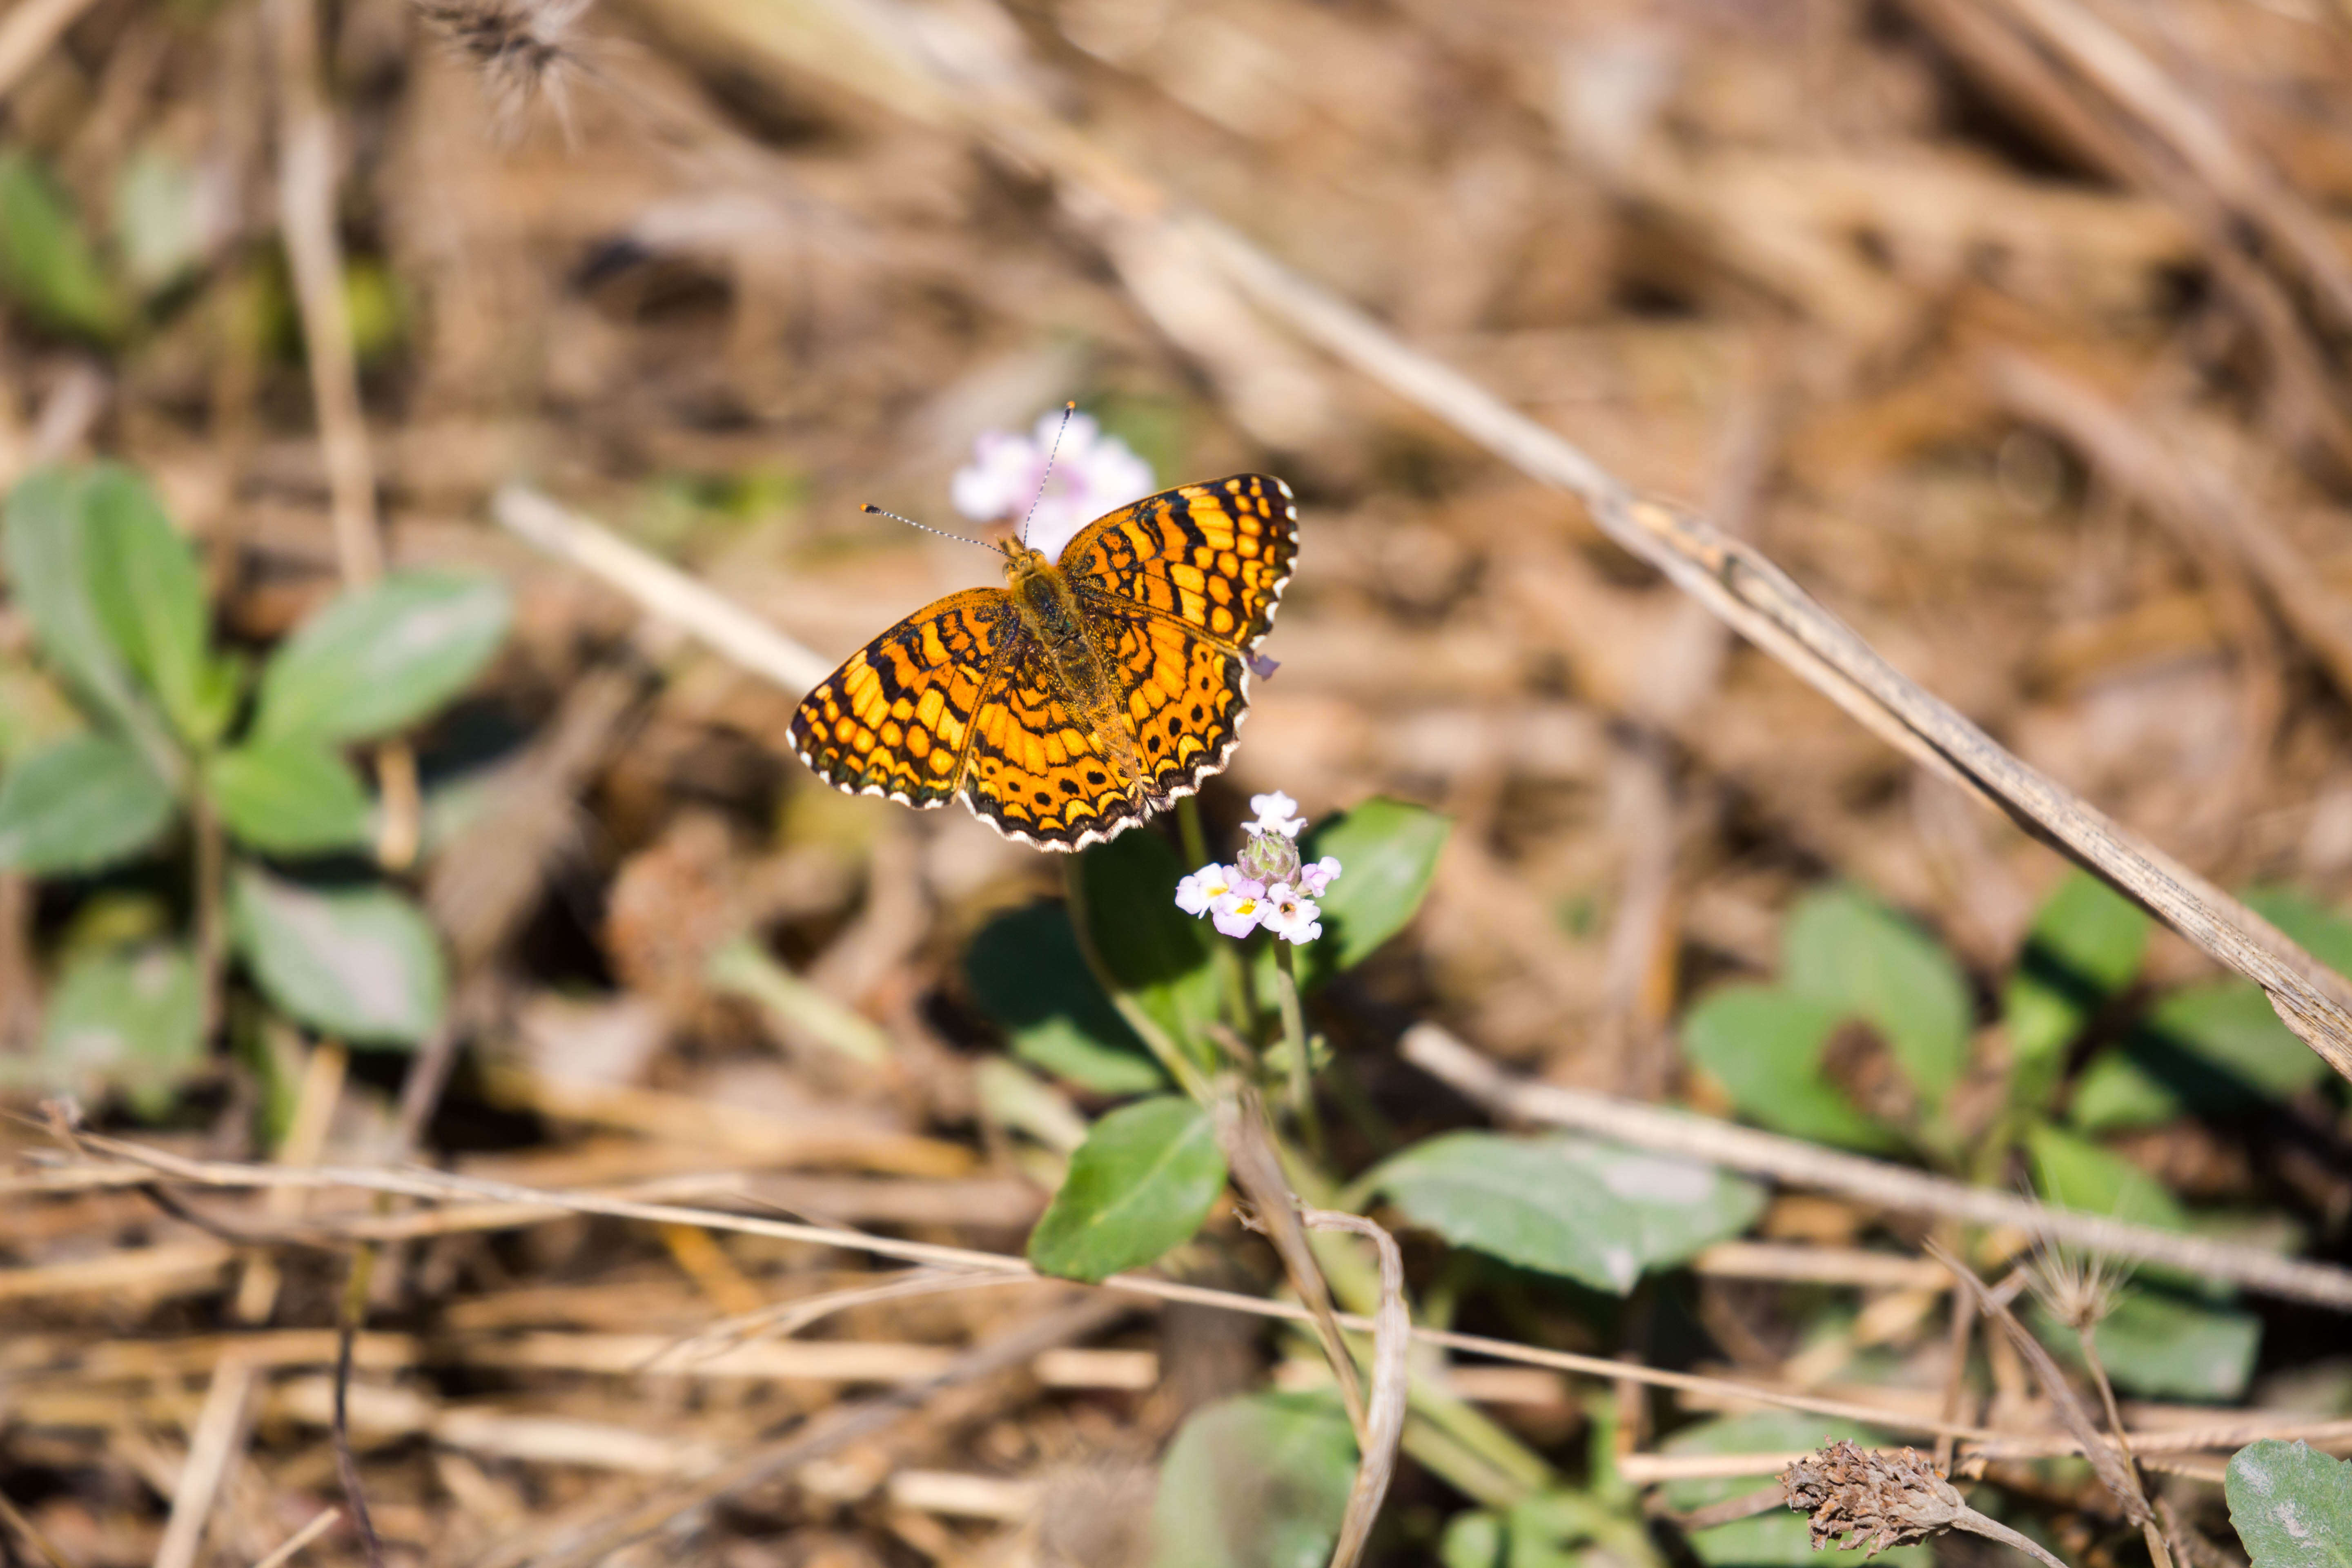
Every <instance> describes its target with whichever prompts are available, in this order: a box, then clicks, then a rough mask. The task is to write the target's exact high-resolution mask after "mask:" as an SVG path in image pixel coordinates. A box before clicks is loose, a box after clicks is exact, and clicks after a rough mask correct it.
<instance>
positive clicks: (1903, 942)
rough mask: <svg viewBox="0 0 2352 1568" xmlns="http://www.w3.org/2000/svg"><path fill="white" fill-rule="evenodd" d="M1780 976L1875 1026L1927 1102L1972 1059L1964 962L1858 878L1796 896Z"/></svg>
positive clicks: (1933, 1102)
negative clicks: (1852, 883)
mask: <svg viewBox="0 0 2352 1568" xmlns="http://www.w3.org/2000/svg"><path fill="white" fill-rule="evenodd" d="M1780 964H1781V984H1783V985H1785V986H1786V987H1787V988H1788V989H1789V990H1790V991H1792V992H1794V993H1796V994H1798V995H1801V996H1811V997H1813V998H1815V999H1817V1000H1819V1001H1822V1002H1826V1003H1828V1004H1830V1005H1832V1006H1834V1007H1836V1008H1837V1009H1838V1010H1839V1012H1840V1015H1841V1016H1845V1017H1851V1018H1858V1019H1860V1020H1862V1021H1863V1022H1864V1023H1867V1024H1868V1025H1870V1026H1871V1027H1872V1028H1874V1029H1875V1030H1877V1031H1878V1033H1879V1034H1880V1035H1881V1036H1882V1037H1885V1041H1886V1043H1887V1047H1888V1048H1889V1049H1890V1050H1891V1051H1892V1052H1893V1054H1894V1057H1895V1065H1896V1066H1897V1067H1899V1068H1902V1070H1903V1074H1904V1076H1905V1077H1906V1078H1907V1079H1910V1080H1911V1086H1912V1088H1913V1089H1916V1090H1917V1091H1918V1092H1919V1095H1920V1097H1921V1098H1922V1099H1923V1100H1926V1101H1927V1103H1928V1105H1929V1106H1930V1107H1933V1106H1936V1105H1938V1104H1940V1103H1942V1101H1943V1099H1944V1097H1945V1096H1946V1095H1947V1094H1948V1093H1950V1092H1951V1089H1952V1086H1953V1085H1954V1084H1956V1083H1958V1081H1959V1079H1960V1074H1961V1073H1962V1072H1963V1071H1965V1070H1966V1069H1967V1068H1968V1062H1969V1025H1970V1021H1971V1018H1972V1016H1973V1009H1972V1008H1971V1006H1970V1005H1969V987H1968V981H1967V978H1966V977H1965V976H1963V975H1962V974H1961V973H1960V966H1959V965H1958V963H1954V962H1953V961H1952V955H1951V954H1950V953H1948V952H1945V951H1944V949H1943V947H1942V946H1941V944H1939V943H1938V942H1936V941H1935V940H1934V939H1933V938H1932V937H1929V936H1928V935H1927V933H1926V932H1924V931H1920V930H1919V929H1918V927H1916V926H1915V925H1913V924H1912V923H1911V922H1910V921H1906V920H1905V919H1904V918H1903V917H1902V916H1900V915H1898V914H1896V913H1895V911H1894V910H1890V909H1888V908H1887V907H1886V906H1885V905H1884V904H1882V903H1880V902H1879V901H1878V900H1875V899H1873V898H1871V897H1870V896H1869V895H1868V894H1866V893H1864V892H1862V891H1861V890H1859V889H1854V888H1846V887H1839V888H1828V889H1821V890H1819V891H1816V892H1811V893H1808V894H1807V895H1806V896H1805V897H1804V898H1802V899H1801V900H1798V902H1797V906H1796V908H1795V909H1794V910H1792V911H1791V912H1790V916H1789V923H1788V928H1787V930H1786V931H1785V932H1784V933H1783V934H1782V936H1781V951H1780Z"/></svg>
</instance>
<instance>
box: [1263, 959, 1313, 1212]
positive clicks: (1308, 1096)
mask: <svg viewBox="0 0 2352 1568" xmlns="http://www.w3.org/2000/svg"><path fill="white" fill-rule="evenodd" d="M1295 945H1296V944H1295V943H1292V942H1284V941H1283V940H1282V939H1281V938H1279V937H1276V938H1275V939H1274V973H1275V987H1276V996H1277V997H1278V998H1279V999H1280V1001H1281V1003H1282V1035H1283V1038H1284V1039H1286V1041H1288V1042H1289V1044H1290V1114H1291V1115H1292V1116H1293V1117H1295V1118H1296V1119H1297V1122H1298V1134H1299V1136H1300V1137H1301V1138H1302V1139H1304V1140H1305V1141H1306V1143H1307V1152H1308V1153H1309V1154H1311V1155H1313V1156H1314V1158H1315V1163H1317V1164H1318V1165H1319V1164H1321V1163H1323V1159H1324V1152H1323V1123H1322V1122H1321V1121H1318V1119H1317V1118H1316V1115H1315V1084H1314V1080H1313V1078H1312V1076H1311V1075H1310V1073H1309V1070H1308V1069H1309V1066H1310V1062H1309V1058H1308V1056H1307V1015H1306V1012H1305V1010H1304V1009H1302V1008H1301V1007H1300V1006H1299V1005H1298V961H1297V958H1295V957H1294V956H1292V949H1293V947H1294V946H1295Z"/></svg>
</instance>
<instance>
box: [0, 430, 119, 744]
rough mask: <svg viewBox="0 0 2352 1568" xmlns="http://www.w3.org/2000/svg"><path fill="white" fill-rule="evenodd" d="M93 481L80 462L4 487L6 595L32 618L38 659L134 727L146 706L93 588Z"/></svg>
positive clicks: (105, 711)
mask: <svg viewBox="0 0 2352 1568" xmlns="http://www.w3.org/2000/svg"><path fill="white" fill-rule="evenodd" d="M91 479H92V475H91V473H90V471H89V470H88V469H82V468H41V469H37V470H36V471H34V472H33V473H32V474H30V475H27V476H26V478H25V479H24V480H22V481H21V482H20V483H19V484H18V485H17V486H16V489H14V490H12V491H10V492H9V496H8V514H7V525H6V526H7V531H6V537H5V539H4V540H0V552H5V560H6V564H7V568H8V583H9V588H10V596H11V601H12V602H13V603H14V605H16V609H17V610H18V612H19V613H20V614H22V615H23V616H25V617H26V619H27V620H29V621H31V622H32V624H33V637H34V639H35V641H37V643H38V644H39V645H40V649H41V654H42V657H43V658H47V660H48V662H49V664H50V666H51V668H54V669H55V670H56V671H57V673H58V675H60V676H61V677H63V678H64V679H65V680H66V683H67V684H68V685H69V686H71V687H72V688H73V689H74V690H75V691H76V693H77V694H79V696H80V697H81V699H82V700H84V701H85V702H87V703H89V705H90V706H91V707H93V708H95V709H96V710H98V711H99V712H100V714H101V715H103V716H105V717H106V718H109V719H110V720H112V721H115V723H117V724H118V725H123V726H128V727H131V728H133V729H134V730H135V729H136V728H137V727H138V725H139V724H140V722H141V720H142V714H143V712H144V709H143V705H142V702H141V700H140V699H139V697H138V695H137V694H136V691H135V690H134V689H133V687H132V684H131V663H130V660H129V658H127V657H126V656H125V654H124V652H123V650H122V648H121V647H119V646H117V644H116V643H115V641H114V638H113V636H112V634H111V632H110V629H109V627H108V625H107V622H106V619H105V617H104V616H102V615H101V613H100V609H99V598H98V595H97V594H96V593H95V592H94V591H93V588H92V583H93V580H94V578H95V576H96V574H97V571H98V563H97V562H96V560H95V553H96V543H95V540H94V538H93V536H92V531H91V529H90V527H89V504H88V503H89V490H90V484H91Z"/></svg>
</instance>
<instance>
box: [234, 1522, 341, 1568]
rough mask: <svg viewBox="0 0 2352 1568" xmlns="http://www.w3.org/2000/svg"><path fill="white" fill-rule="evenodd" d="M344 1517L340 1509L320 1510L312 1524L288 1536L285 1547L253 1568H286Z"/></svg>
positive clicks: (272, 1553) (281, 1547)
mask: <svg viewBox="0 0 2352 1568" xmlns="http://www.w3.org/2000/svg"><path fill="white" fill-rule="evenodd" d="M342 1517H343V1510H341V1509H340V1508H331V1507H330V1508H322V1509H320V1510H319V1511H318V1514H317V1515H316V1516H315V1517H313V1518H312V1519H311V1521H310V1523H308V1524H306V1525H304V1526H303V1527H302V1528H301V1529H299V1530H298V1531H295V1532H294V1533H293V1534H291V1535H289V1536H288V1537H287V1538H286V1543H285V1544H284V1545H282V1546H280V1547H279V1548H278V1550H277V1551H275V1552H271V1553H270V1554H269V1555H268V1556H267V1557H265V1558H263V1559H262V1560H261V1561H260V1562H258V1563H255V1564H254V1565H253V1568H286V1564H288V1563H291V1562H293V1561H294V1557H295V1554H296V1553H297V1552H300V1551H301V1550H302V1548H304V1547H305V1546H308V1545H310V1542H314V1541H316V1540H318V1539H319V1537H320V1536H322V1535H324V1534H326V1533H327V1531H330V1530H332V1529H333V1528H334V1527H335V1521H337V1520H339V1519H341V1518H342Z"/></svg>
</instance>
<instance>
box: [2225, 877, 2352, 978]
mask: <svg viewBox="0 0 2352 1568" xmlns="http://www.w3.org/2000/svg"><path fill="white" fill-rule="evenodd" d="M2243 897H2244V899H2245V901H2246V903H2247V904H2248V905H2249V906H2250V907H2251V908H2252V910H2253V911H2254V912H2255V913H2256V914H2258V915H2260V916H2262V917H2263V919H2264V920H2266V921H2270V922H2271V924H2273V925H2274V926H2276V927H2278V928H2279V930H2281V931H2284V932H2285V933H2286V934H2287V935H2288V936H2289V937H2290V938H2292V939H2293V940H2294V943H2295V945H2297V946H2298V947H2300V948H2302V949H2303V950H2304V952H2307V953H2309V954H2311V956H2312V957H2314V958H2315V959H2317V960H2319V962H2320V963H2324V964H2326V965H2327V966H2328V967H2329V968H2331V969H2333V970H2335V971H2336V973H2339V974H2341V973H2344V972H2345V971H2347V970H2352V920H2347V919H2346V918H2345V916H2344V915H2343V914H2342V913H2340V912H2339V911H2337V910H2332V909H2330V908H2328V907H2327V906H2326V904H2323V903H2320V902H2319V901H2318V900H2315V899H2311V898H2308V897H2305V895H2304V894H2302V893H2299V892H2297V891H2295V889H2293V888H2280V887H2259V888H2249V889H2247V890H2246V892H2245V894H2244V895H2243Z"/></svg>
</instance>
